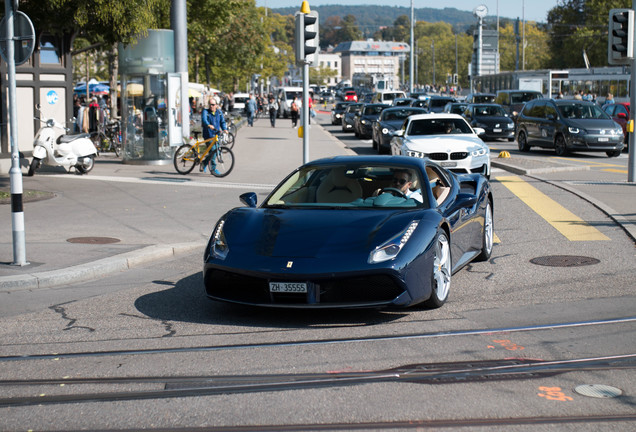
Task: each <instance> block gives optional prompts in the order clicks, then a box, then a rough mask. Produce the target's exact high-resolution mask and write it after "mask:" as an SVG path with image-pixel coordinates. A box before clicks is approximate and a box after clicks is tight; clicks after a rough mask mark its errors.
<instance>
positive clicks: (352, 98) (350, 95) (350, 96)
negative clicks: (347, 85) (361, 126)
mask: <svg viewBox="0 0 636 432" xmlns="http://www.w3.org/2000/svg"><path fill="white" fill-rule="evenodd" d="M344 100H345V101H349V102H358V94H357V93H356V92H355V90H348V91H346V92H345V93H344Z"/></svg>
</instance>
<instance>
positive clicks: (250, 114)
mask: <svg viewBox="0 0 636 432" xmlns="http://www.w3.org/2000/svg"><path fill="white" fill-rule="evenodd" d="M257 109H258V107H257V106H256V101H255V100H254V95H253V94H252V93H250V98H249V99H248V100H247V102H246V103H245V111H247V124H248V126H252V127H253V126H254V114H255V113H256V110H257Z"/></svg>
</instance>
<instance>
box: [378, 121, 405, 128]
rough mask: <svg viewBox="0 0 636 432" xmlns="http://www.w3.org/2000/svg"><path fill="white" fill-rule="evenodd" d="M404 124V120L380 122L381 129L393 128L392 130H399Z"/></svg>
mask: <svg viewBox="0 0 636 432" xmlns="http://www.w3.org/2000/svg"><path fill="white" fill-rule="evenodd" d="M403 124H404V119H402V120H388V121H383V122H380V127H385V128H391V129H399V128H400V127H401V126H402V125H403Z"/></svg>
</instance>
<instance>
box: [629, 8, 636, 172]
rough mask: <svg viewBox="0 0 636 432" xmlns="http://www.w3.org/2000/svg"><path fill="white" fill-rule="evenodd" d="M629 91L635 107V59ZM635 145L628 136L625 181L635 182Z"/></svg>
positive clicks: (632, 104)
mask: <svg viewBox="0 0 636 432" xmlns="http://www.w3.org/2000/svg"><path fill="white" fill-rule="evenodd" d="M632 9H636V0H632ZM630 87H631V91H630V92H629V93H630V95H629V103H630V106H632V107H633V106H636V58H634V59H632V71H631V82H630ZM634 114H635V113H634V109H631V110H630V114H629V116H630V117H631V120H632V124H634ZM634 145H636V139H634V132H631V133H630V134H629V154H628V156H627V157H628V159H627V181H628V182H631V183H633V182H635V181H636V151H635V150H634Z"/></svg>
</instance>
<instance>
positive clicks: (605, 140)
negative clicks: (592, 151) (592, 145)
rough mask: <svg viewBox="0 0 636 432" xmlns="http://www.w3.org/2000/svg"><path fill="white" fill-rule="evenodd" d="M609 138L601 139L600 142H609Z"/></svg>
mask: <svg viewBox="0 0 636 432" xmlns="http://www.w3.org/2000/svg"><path fill="white" fill-rule="evenodd" d="M608 141H609V138H599V139H598V142H608Z"/></svg>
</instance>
